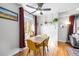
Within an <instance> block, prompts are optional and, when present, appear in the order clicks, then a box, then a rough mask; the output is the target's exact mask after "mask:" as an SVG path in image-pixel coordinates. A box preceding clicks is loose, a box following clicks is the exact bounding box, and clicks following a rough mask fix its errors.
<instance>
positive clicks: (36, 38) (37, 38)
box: [29, 34, 48, 56]
mask: <svg viewBox="0 0 79 59" xmlns="http://www.w3.org/2000/svg"><path fill="white" fill-rule="evenodd" d="M47 38H48V36H47V35H46V34H43V35H37V36H34V37H31V38H30V39H29V40H32V42H34V43H37V44H41V43H43V56H44V53H45V52H44V41H45V40H46V39H47Z"/></svg>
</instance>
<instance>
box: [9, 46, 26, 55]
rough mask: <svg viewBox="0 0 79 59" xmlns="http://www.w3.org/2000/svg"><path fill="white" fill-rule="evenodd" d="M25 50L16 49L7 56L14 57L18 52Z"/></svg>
mask: <svg viewBox="0 0 79 59" xmlns="http://www.w3.org/2000/svg"><path fill="white" fill-rule="evenodd" d="M25 48H26V47H25ZM25 48H18V49H16V50H13V51H12V52H11V53H10V54H9V55H8V56H14V55H15V54H17V53H19V52H20V51H22V50H24V49H25Z"/></svg>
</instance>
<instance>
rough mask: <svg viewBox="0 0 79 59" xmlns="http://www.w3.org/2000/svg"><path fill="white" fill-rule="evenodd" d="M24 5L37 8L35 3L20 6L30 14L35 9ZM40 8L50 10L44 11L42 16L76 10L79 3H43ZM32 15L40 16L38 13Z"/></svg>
mask: <svg viewBox="0 0 79 59" xmlns="http://www.w3.org/2000/svg"><path fill="white" fill-rule="evenodd" d="M26 5H30V6H33V7H36V8H37V7H38V6H37V4H36V3H28V4H22V6H23V7H24V9H25V10H27V11H29V12H30V13H31V12H33V11H35V9H32V8H29V7H27V6H26ZM42 8H51V11H44V12H43V14H44V15H49V14H53V12H58V13H63V12H67V11H72V10H76V9H77V8H79V3H44V5H43V6H42ZM34 15H40V13H39V12H35V13H34Z"/></svg>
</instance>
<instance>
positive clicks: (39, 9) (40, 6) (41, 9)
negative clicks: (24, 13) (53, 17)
mask: <svg viewBox="0 0 79 59" xmlns="http://www.w3.org/2000/svg"><path fill="white" fill-rule="evenodd" d="M37 5H38V7H37V8H36V7H33V6H30V5H26V6H27V7H29V8H32V9H35V11H33V12H31V13H35V12H36V11H40V14H41V15H43V12H42V11H50V10H51V8H42V6H43V5H44V3H37Z"/></svg>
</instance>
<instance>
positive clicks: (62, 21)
mask: <svg viewBox="0 0 79 59" xmlns="http://www.w3.org/2000/svg"><path fill="white" fill-rule="evenodd" d="M68 21H69V17H68V16H62V17H59V30H58V40H59V41H62V42H66V40H67V34H68V27H69V25H67V22H68ZM62 26H63V28H62Z"/></svg>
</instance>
